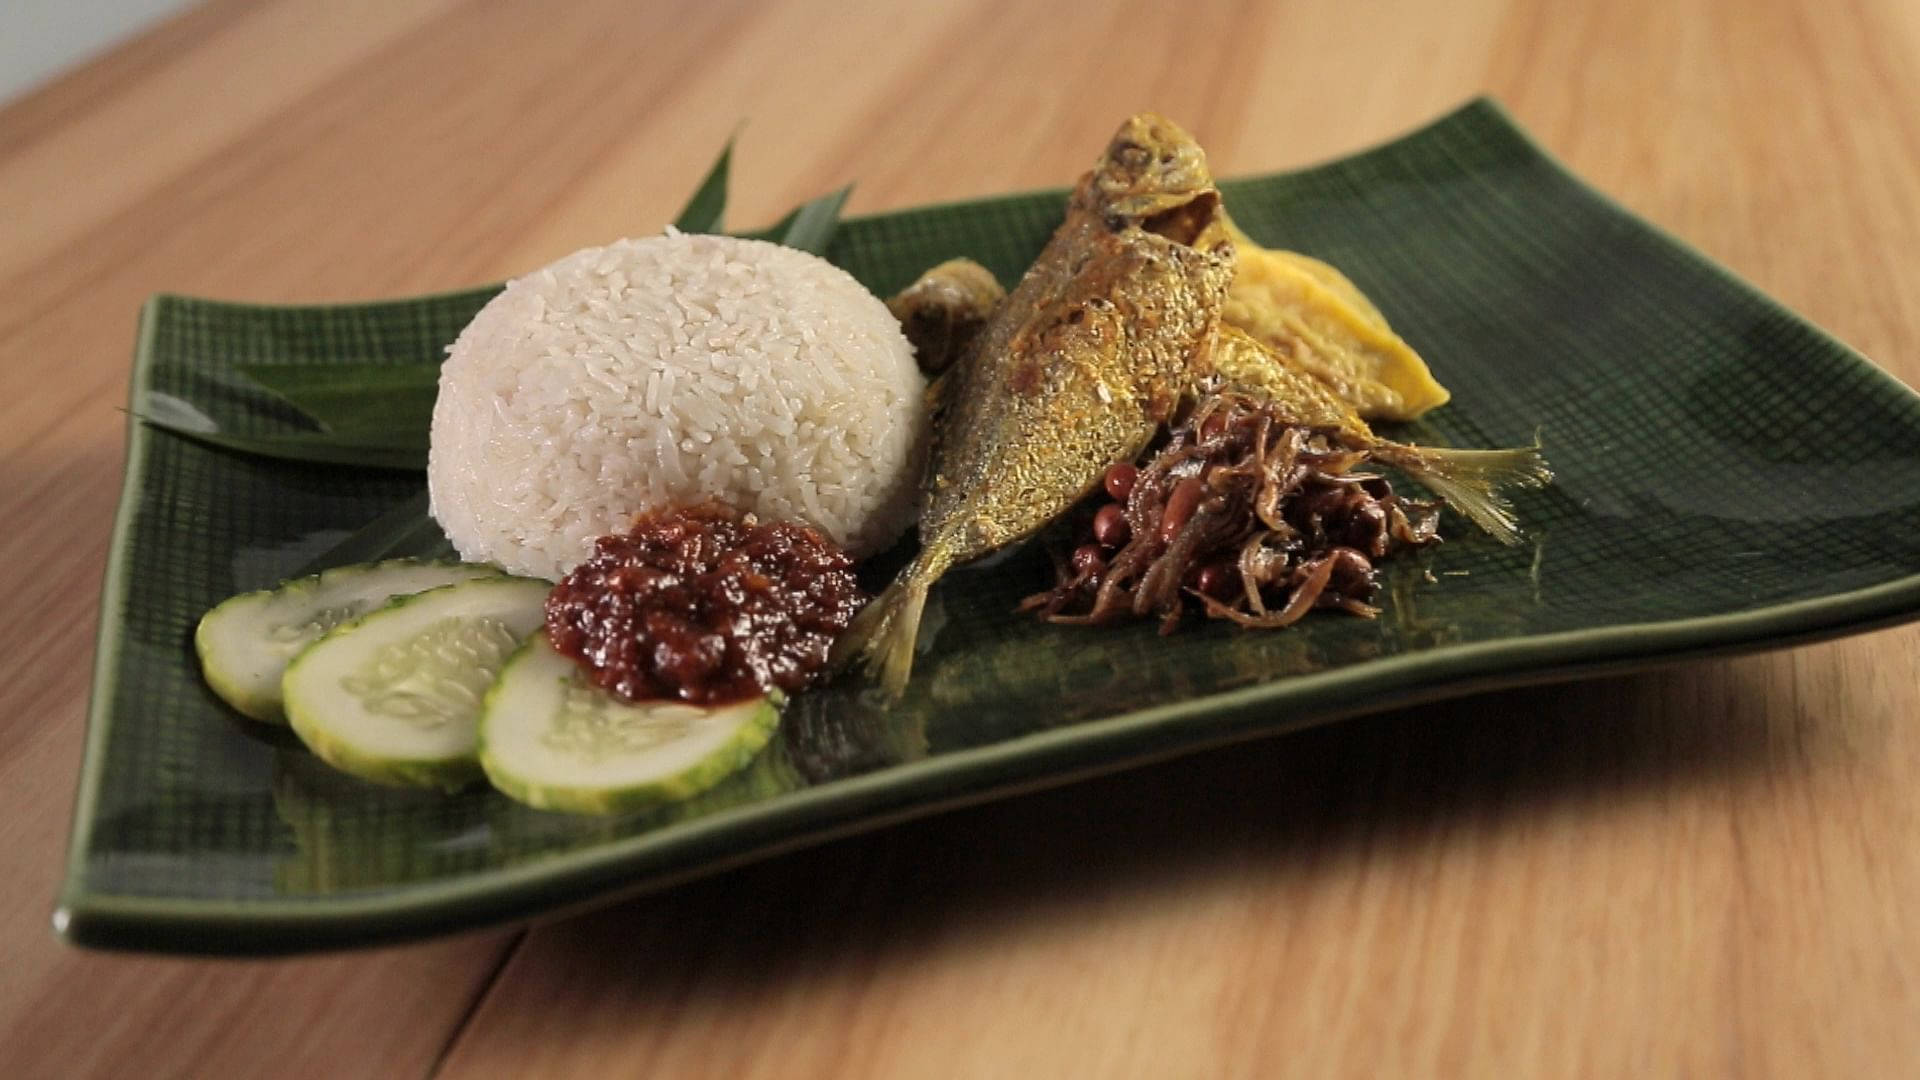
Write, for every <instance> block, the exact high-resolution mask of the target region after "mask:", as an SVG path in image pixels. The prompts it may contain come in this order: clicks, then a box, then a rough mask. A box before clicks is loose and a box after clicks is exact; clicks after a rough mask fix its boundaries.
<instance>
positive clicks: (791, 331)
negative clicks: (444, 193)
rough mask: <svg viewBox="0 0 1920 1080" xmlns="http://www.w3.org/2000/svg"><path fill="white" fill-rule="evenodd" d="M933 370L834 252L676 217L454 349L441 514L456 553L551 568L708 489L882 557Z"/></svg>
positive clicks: (486, 314)
mask: <svg viewBox="0 0 1920 1080" xmlns="http://www.w3.org/2000/svg"><path fill="white" fill-rule="evenodd" d="M925 389H926V387H925V382H924V380H923V379H922V378H921V376H920V372H919V370H918V369H917V368H916V367H915V365H914V361H913V350H912V348H911V347H910V346H909V345H908V344H907V341H906V338H905V337H904V336H902V334H901V332H900V327H899V324H898V323H896V322H895V321H894V318H893V316H892V315H890V314H888V312H887V308H886V305H885V304H883V303H881V302H880V300H879V299H878V298H876V297H875V296H874V295H873V294H871V293H869V292H867V290H866V289H864V288H862V287H861V285H860V284H859V283H858V282H856V281H855V280H854V279H853V278H852V277H851V276H850V275H848V274H847V273H846V272H845V271H843V270H840V269H839V268H837V267H835V266H833V265H832V264H831V263H828V262H827V261H825V260H824V259H820V258H817V257H815V256H813V255H809V254H807V253H805V252H802V251H795V250H793V249H791V248H784V247H780V246H778V245H775V244H768V243H763V242H760V241H757V240H736V239H732V238H729V237H720V236H693V235H682V234H679V233H674V232H671V231H669V232H668V233H667V234H666V235H664V236H655V237H649V238H646V239H640V240H622V241H619V242H618V243H614V244H610V245H608V246H606V247H601V248H589V249H587V250H585V251H580V252H576V253H574V254H572V255H569V256H567V257H566V258H564V259H561V260H560V261H559V262H556V263H554V264H553V265H551V266H548V267H546V268H544V269H541V270H536V271H534V272H533V273H531V274H528V275H526V276H525V277H522V278H518V279H516V280H515V281H513V282H512V283H510V284H509V285H508V286H507V287H506V289H505V291H503V292H501V293H500V295H499V296H497V297H495V298H494V299H493V300H492V301H491V302H489V303H488V304H487V305H486V307H484V308H482V309H481V310H480V313H479V314H478V315H476V316H474V319H473V321H472V322H471V323H470V324H468V326H467V328H466V329H465V330H464V331H462V332H461V334H460V337H459V339H458V340H456V341H455V342H454V343H453V345H452V346H451V347H450V348H449V349H448V351H447V360H446V364H445V366H444V368H443V369H442V372H441V375H440V396H439V400H438V401H437V402H436V403H435V405H434V410H433V431H432V448H431V452H430V454H429V457H428V464H427V487H428V490H429V492H430V495H431V498H432V504H433V516H434V519H435V520H437V521H438V522H439V523H440V526H441V528H442V529H444V530H446V533H447V536H448V537H449V538H451V539H452V540H453V543H454V546H455V547H457V548H458V549H459V551H460V555H461V557H462V558H465V559H470V560H476V561H484V562H492V563H496V564H498V565H500V566H502V567H505V568H506V569H508V570H511V571H514V572H516V573H521V574H530V575H533V576H536V577H544V578H558V577H560V576H561V575H562V574H564V573H565V572H566V571H568V570H569V569H571V568H572V567H573V566H574V564H576V563H578V562H579V561H581V560H582V559H584V558H585V557H586V556H587V555H588V553H589V552H590V549H591V541H592V539H593V538H594V537H596V536H601V535H604V534H607V533H612V532H619V531H623V530H624V528H625V527H626V524H627V522H628V521H629V520H630V519H631V518H632V516H633V515H634V514H636V513H639V512H642V511H646V510H650V509H655V508H659V507H662V506H667V505H675V504H684V503H688V502H695V501H699V500H701V499H704V498H708V497H711V498H717V499H720V500H722V501H724V502H727V503H730V504H732V505H733V506H735V507H738V508H739V509H741V510H745V511H750V512H752V513H756V514H759V515H761V516H762V517H763V518H779V519H786V520H793V521H804V522H808V523H810V524H812V525H814V526H816V527H817V528H819V529H820V530H821V531H822V532H824V533H826V534H827V535H828V536H830V537H832V538H833V539H834V541H836V542H837V543H839V544H841V545H843V546H844V547H846V548H847V549H848V550H849V551H851V552H852V553H853V554H855V555H864V554H871V553H872V552H875V551H878V550H881V549H883V548H885V547H886V546H887V545H888V544H890V543H892V542H893V541H894V540H895V539H897V538H898V537H899V536H900V534H901V532H902V531H904V530H905V528H906V527H907V525H908V524H909V521H910V518H911V514H912V507H913V501H914V489H915V487H916V481H917V479H918V476H917V473H918V464H919V459H920V448H921V441H922V433H923V430H924V428H925V419H924V410H923V407H922V394H923V393H924V391H925Z"/></svg>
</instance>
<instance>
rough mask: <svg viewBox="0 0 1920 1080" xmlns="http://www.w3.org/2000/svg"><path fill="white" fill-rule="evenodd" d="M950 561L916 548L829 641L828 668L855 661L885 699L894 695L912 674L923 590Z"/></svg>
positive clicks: (899, 692)
mask: <svg viewBox="0 0 1920 1080" xmlns="http://www.w3.org/2000/svg"><path fill="white" fill-rule="evenodd" d="M951 562H952V560H951V559H948V558H945V557H942V556H941V555H940V554H939V553H938V552H934V551H923V552H921V554H920V556H919V557H918V558H916V559H914V560H913V562H912V564H911V565H909V566H908V567H907V568H906V570H904V571H902V572H901V574H900V576H899V577H898V578H897V579H895V580H894V582H893V584H891V585H889V586H887V588H886V590H885V591H884V592H882V593H881V594H880V595H879V596H877V597H875V598H874V600H873V602H872V603H870V604H868V605H867V606H866V607H864V608H861V609H860V613H859V614H858V615H855V616H854V617H853V622H852V623H850V624H848V626H847V630H846V633H843V634H841V635H840V637H839V640H837V641H835V642H834V643H833V653H832V657H831V660H830V662H831V664H832V666H833V667H834V668H835V669H844V668H846V667H849V666H851V665H853V664H856V663H858V664H860V665H861V666H863V667H865V668H866V670H867V671H868V673H869V674H871V675H873V676H874V677H875V678H876V680H877V681H878V682H879V683H880V689H881V690H882V691H883V692H885V694H886V695H887V696H888V697H890V698H897V697H899V696H900V694H901V693H902V692H903V691H905V690H906V688H907V677H908V676H909V675H911V674H913V656H914V646H915V644H916V643H917V642H918V641H919V638H920V616H921V614H922V613H923V612H925V610H926V607H927V590H928V589H929V588H931V587H932V585H933V583H934V582H935V581H937V580H939V578H940V575H941V574H944V573H946V571H947V567H948V566H949V565H951Z"/></svg>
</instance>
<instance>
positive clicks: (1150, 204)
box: [1080, 113, 1223, 246]
mask: <svg viewBox="0 0 1920 1080" xmlns="http://www.w3.org/2000/svg"><path fill="white" fill-rule="evenodd" d="M1080 194H1081V196H1082V198H1084V199H1085V200H1086V202H1087V203H1088V208H1089V209H1092V210H1094V211H1095V212H1097V213H1099V214H1101V215H1102V216H1104V217H1107V218H1109V219H1119V222H1121V223H1124V224H1130V225H1138V226H1140V227H1142V228H1145V229H1147V230H1148V231H1149V232H1156V233H1160V234H1161V235H1163V236H1167V237H1168V238H1169V239H1172V240H1175V241H1176V242H1179V243H1183V244H1188V245H1191V246H1200V241H1202V239H1203V237H1206V236H1207V235H1208V234H1209V233H1211V232H1220V231H1221V230H1222V229H1223V226H1221V225H1220V224H1219V218H1220V213H1219V206H1220V193H1219V191H1218V190H1216V189H1215V188H1214V186H1213V174H1212V173H1211V172H1210V171H1208V169H1207V155H1206V152H1205V151H1204V150H1201V149H1200V144H1199V143H1197V142H1195V141H1194V139H1193V136H1191V135H1189V134H1187V132H1186V131H1185V129H1183V128H1181V126H1180V125H1179V124H1176V123H1174V122H1173V121H1171V120H1169V119H1167V118H1166V117H1164V116H1160V115H1158V114H1157V113H1137V114H1135V115H1133V116H1130V117H1128V118H1127V120H1126V122H1125V123H1123V124H1121V125H1120V129H1119V130H1118V131H1116V132H1114V133H1113V138H1112V140H1111V141H1109V142H1108V143H1107V149H1106V151H1105V152H1104V153H1102V154H1101V155H1100V160H1099V161H1098V162H1097V163H1095V165H1094V167H1093V171H1092V172H1091V173H1088V174H1087V177H1086V180H1085V181H1083V182H1082V186H1081V193H1080Z"/></svg>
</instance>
